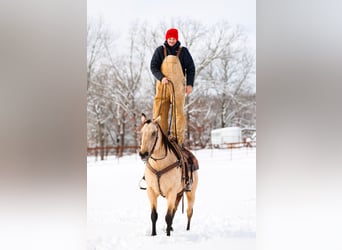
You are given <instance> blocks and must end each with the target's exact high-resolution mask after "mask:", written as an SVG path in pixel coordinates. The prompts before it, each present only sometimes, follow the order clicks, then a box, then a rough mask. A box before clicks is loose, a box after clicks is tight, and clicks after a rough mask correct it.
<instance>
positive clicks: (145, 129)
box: [139, 114, 198, 236]
mask: <svg viewBox="0 0 342 250" xmlns="http://www.w3.org/2000/svg"><path fill="white" fill-rule="evenodd" d="M141 121H142V127H141V131H140V132H141V147H140V152H139V155H140V157H141V159H142V160H143V161H145V162H146V168H145V179H146V184H147V189H146V191H147V195H148V198H149V201H150V205H151V221H152V236H154V235H156V234H157V232H156V221H157V219H158V213H157V198H158V196H159V195H161V196H163V197H164V198H166V200H167V212H166V216H165V221H166V224H167V227H166V235H167V236H170V232H171V231H172V230H173V228H172V221H173V218H174V216H175V213H176V210H177V207H178V204H179V202H180V200H181V199H182V197H183V195H184V193H185V195H186V197H187V204H188V207H187V218H188V223H187V227H186V229H187V230H190V221H191V217H192V214H193V206H194V202H195V193H196V189H197V184H198V173H197V172H198V171H196V170H197V169H198V161H197V159H196V158H195V156H194V155H193V154H192V153H191V152H190V151H188V150H186V149H181V148H180V147H179V146H177V145H176V144H175V143H172V142H171V141H170V140H169V138H168V137H167V136H166V135H165V134H164V133H163V132H162V130H161V128H160V126H159V123H158V122H159V121H160V117H158V118H156V119H155V120H153V121H151V120H147V119H146V116H145V115H144V114H142V117H141ZM177 147H178V148H177ZM185 166H186V167H185ZM185 169H188V176H191V180H192V189H191V191H189V192H185V191H184V186H185V176H186V175H185V174H184V173H185Z"/></svg>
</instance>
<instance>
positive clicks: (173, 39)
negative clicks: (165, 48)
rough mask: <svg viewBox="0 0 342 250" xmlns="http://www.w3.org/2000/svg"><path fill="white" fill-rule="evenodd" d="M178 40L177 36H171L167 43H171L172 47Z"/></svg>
mask: <svg viewBox="0 0 342 250" xmlns="http://www.w3.org/2000/svg"><path fill="white" fill-rule="evenodd" d="M176 42H177V40H176V38H173V37H170V38H168V39H167V43H168V45H170V46H171V47H172V46H173V45H175V44H176Z"/></svg>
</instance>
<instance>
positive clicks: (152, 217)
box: [151, 209, 158, 222]
mask: <svg viewBox="0 0 342 250" xmlns="http://www.w3.org/2000/svg"><path fill="white" fill-rule="evenodd" d="M157 219H158V213H157V211H156V210H155V209H152V212H151V220H152V222H156V221H157Z"/></svg>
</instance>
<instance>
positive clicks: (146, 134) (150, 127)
mask: <svg viewBox="0 0 342 250" xmlns="http://www.w3.org/2000/svg"><path fill="white" fill-rule="evenodd" d="M159 121H160V116H159V117H157V118H156V119H155V120H153V121H151V120H147V119H146V116H145V114H142V116H141V122H142V127H141V130H140V135H141V146H140V152H139V155H140V157H141V159H142V160H144V161H145V160H147V159H148V158H149V157H150V156H151V155H152V154H153V151H154V149H155V146H156V144H157V141H158V134H159V125H158V122H159Z"/></svg>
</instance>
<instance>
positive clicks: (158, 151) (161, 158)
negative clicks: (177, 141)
mask: <svg viewBox="0 0 342 250" xmlns="http://www.w3.org/2000/svg"><path fill="white" fill-rule="evenodd" d="M159 133H161V131H159ZM151 156H152V159H154V160H152V162H154V164H153V165H154V166H155V167H156V168H161V169H162V168H165V167H166V166H167V165H170V164H172V163H174V162H175V161H176V160H177V157H176V156H175V155H174V153H173V152H172V150H170V148H169V147H167V151H165V145H164V144H163V139H162V135H161V134H159V138H158V141H157V144H156V147H155V149H154V152H153V154H152V155H151Z"/></svg>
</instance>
